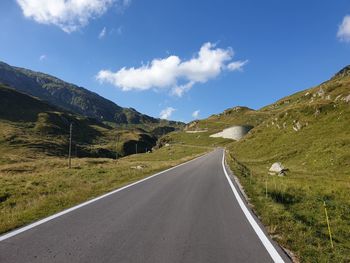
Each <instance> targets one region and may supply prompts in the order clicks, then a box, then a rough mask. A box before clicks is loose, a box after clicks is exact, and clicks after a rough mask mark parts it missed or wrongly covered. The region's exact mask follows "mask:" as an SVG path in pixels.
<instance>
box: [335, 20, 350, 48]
mask: <svg viewBox="0 0 350 263" xmlns="http://www.w3.org/2000/svg"><path fill="white" fill-rule="evenodd" d="M337 37H338V38H339V39H340V40H341V41H345V42H350V15H347V16H345V17H344V18H343V22H342V23H341V24H340V25H339V28H338V33H337Z"/></svg>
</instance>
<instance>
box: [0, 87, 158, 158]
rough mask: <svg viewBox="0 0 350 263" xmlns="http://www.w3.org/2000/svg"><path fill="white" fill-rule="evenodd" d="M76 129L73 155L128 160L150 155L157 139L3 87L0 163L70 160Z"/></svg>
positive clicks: (0, 89)
mask: <svg viewBox="0 0 350 263" xmlns="http://www.w3.org/2000/svg"><path fill="white" fill-rule="evenodd" d="M71 123H72V125H73V155H74V156H77V157H108V158H115V157H116V156H124V155H129V154H133V153H135V151H136V147H135V146H136V145H137V151H138V152H139V153H140V152H146V151H148V150H150V149H151V148H152V147H153V146H155V145H156V141H157V137H156V136H155V135H153V134H152V133H149V132H147V131H144V130H142V129H127V130H126V129H120V128H118V129H115V128H112V127H110V126H108V125H105V124H103V123H102V122H100V121H98V120H96V119H94V118H90V117H84V116H81V115H77V114H74V113H71V112H68V111H65V110H63V109H61V108H58V107H56V106H52V105H50V104H49V103H47V102H46V101H42V100H40V99H38V98H35V97H32V96H29V95H27V94H24V93H21V92H18V91H16V90H15V89H12V88H9V87H7V86H4V85H2V84H0V131H1V132H0V163H1V162H2V161H4V160H5V161H6V160H7V161H8V159H9V158H10V159H11V158H16V159H18V158H31V157H35V156H36V157H37V156H41V155H52V156H67V153H68V138H69V126H70V124H71Z"/></svg>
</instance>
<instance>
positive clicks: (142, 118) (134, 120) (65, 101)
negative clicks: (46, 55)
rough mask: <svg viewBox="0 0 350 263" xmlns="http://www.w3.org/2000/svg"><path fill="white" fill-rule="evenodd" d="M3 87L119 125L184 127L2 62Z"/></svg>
mask: <svg viewBox="0 0 350 263" xmlns="http://www.w3.org/2000/svg"><path fill="white" fill-rule="evenodd" d="M0 83H3V84H5V85H7V86H10V87H12V88H14V89H16V90H17V91H20V92H23V93H26V94H28V95H31V96H34V97H37V98H40V99H41V100H44V101H47V102H49V103H50V104H52V105H55V106H57V107H59V108H62V109H64V110H67V111H71V112H73V113H76V114H80V115H83V116H86V117H91V118H95V119H97V120H99V121H103V122H112V123H116V124H144V125H159V124H160V125H163V126H166V125H172V126H178V125H180V126H181V125H182V124H181V123H179V122H171V121H166V120H161V119H157V118H153V117H150V116H148V115H145V114H141V113H140V112H138V111H136V110H135V109H133V108H123V107H120V106H118V105H117V104H115V103H114V102H112V101H110V100H107V99H105V98H103V97H101V96H100V95H98V94H96V93H94V92H91V91H89V90H87V89H85V88H82V87H79V86H77V85H74V84H71V83H67V82H65V81H63V80H60V79H58V78H56V77H53V76H50V75H47V74H44V73H41V72H35V71H32V70H29V69H24V68H19V67H13V66H10V65H8V64H6V63H4V62H0Z"/></svg>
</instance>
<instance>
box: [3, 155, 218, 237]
mask: <svg viewBox="0 0 350 263" xmlns="http://www.w3.org/2000/svg"><path fill="white" fill-rule="evenodd" d="M210 153H211V152H210ZM207 154H208V153H207ZM207 154H204V155H201V156H199V157H197V158H195V159H193V160H189V161H187V162H185V163H182V164H179V165H176V166H174V167H171V168H169V169H166V170H164V171H161V172H159V173H156V174H154V175H151V176H149V177H146V178H144V179H141V180H139V181H136V182H134V183H131V184H128V185H126V186H123V187H121V188H118V189H116V190H114V191H112V192H109V193H107V194H104V195H101V196H99V197H96V198H94V199H91V200H89V201H87V202H84V203H81V204H79V205H76V206H73V207H71V208H68V209H66V210H63V211H62V212H59V213H57V214H54V215H52V216H49V217H46V218H44V219H41V220H39V221H37V222H34V223H32V224H30V225H27V226H24V227H21V228H19V229H16V230H13V231H11V232H9V233H7V234H4V235H2V236H0V242H1V241H4V240H6V239H8V238H10V237H13V236H16V235H18V234H20V233H22V232H24V231H27V230H30V229H32V228H34V227H37V226H39V225H41V224H44V223H46V222H48V221H51V220H53V219H55V218H57V217H60V216H63V215H65V214H68V213H70V212H72V211H74V210H77V209H79V208H81V207H84V206H87V205H89V204H91V203H94V202H96V201H98V200H100V199H103V198H105V197H108V196H110V195H112V194H115V193H118V192H120V191H123V190H124V189H127V188H129V187H132V186H134V185H136V184H139V183H142V182H144V181H146V180H149V179H151V178H153V177H156V176H158V175H161V174H163V173H166V172H169V171H171V170H173V169H175V168H178V167H180V166H183V165H186V164H188V163H190V162H193V161H196V160H198V159H200V158H202V157H204V156H206V155H207Z"/></svg>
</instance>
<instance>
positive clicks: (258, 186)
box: [228, 74, 350, 262]
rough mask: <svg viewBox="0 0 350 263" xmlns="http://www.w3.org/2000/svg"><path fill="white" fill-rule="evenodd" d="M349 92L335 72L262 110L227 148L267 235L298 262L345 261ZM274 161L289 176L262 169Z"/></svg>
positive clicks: (348, 246)
mask: <svg viewBox="0 0 350 263" xmlns="http://www.w3.org/2000/svg"><path fill="white" fill-rule="evenodd" d="M349 95H350V77H349V76H348V75H339V74H338V75H336V76H335V77H334V78H332V79H331V80H330V81H327V82H325V83H323V84H321V85H320V86H317V87H314V88H312V89H309V90H306V91H302V92H299V93H296V94H294V95H291V96H288V97H286V98H283V99H281V100H279V101H277V102H276V103H274V104H272V105H269V106H266V107H264V108H262V109H261V110H260V112H262V113H267V114H269V115H270V117H269V118H267V119H265V120H264V121H263V122H262V123H261V124H260V125H258V126H257V127H256V128H254V129H253V130H252V131H251V132H250V133H249V134H248V135H247V136H246V137H244V139H242V140H241V141H238V142H234V143H232V144H231V145H230V147H228V149H229V152H230V156H231V167H232V169H233V170H234V171H235V172H236V175H238V176H239V178H240V180H241V182H242V184H243V186H244V188H245V190H246V192H247V194H248V196H249V197H250V198H251V202H252V204H253V205H254V207H255V210H256V211H257V213H258V215H259V216H260V217H261V219H262V221H263V222H264V224H266V225H267V226H268V228H269V232H270V234H271V235H272V236H273V237H274V238H275V239H276V240H277V241H278V242H279V243H280V244H282V245H283V246H284V247H286V248H288V249H290V250H292V251H294V252H295V253H296V255H297V256H298V258H299V259H300V260H301V261H302V262H349V261H350V241H349V240H350V224H349V222H350V199H349V190H350V184H349V178H350V125H349V124H350V104H349V101H350V100H349V98H350V97H349ZM234 159H235V160H234ZM277 161H279V162H282V164H283V165H284V166H286V167H287V168H289V170H290V171H289V172H288V173H287V176H285V177H277V176H271V175H268V169H269V167H270V166H271V164H272V163H274V162H277ZM266 187H267V191H266ZM324 201H325V202H326V206H327V208H328V214H329V216H330V224H331V228H332V232H333V238H334V240H333V241H334V249H331V247H330V241H329V236H328V230H327V224H326V218H325V212H324V207H323V202H324Z"/></svg>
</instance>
